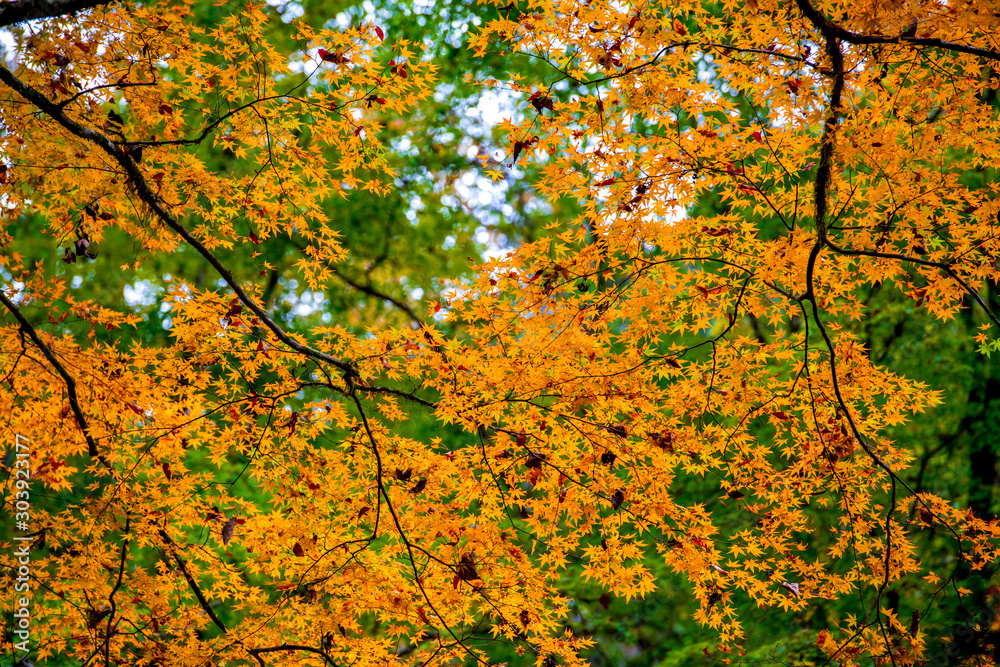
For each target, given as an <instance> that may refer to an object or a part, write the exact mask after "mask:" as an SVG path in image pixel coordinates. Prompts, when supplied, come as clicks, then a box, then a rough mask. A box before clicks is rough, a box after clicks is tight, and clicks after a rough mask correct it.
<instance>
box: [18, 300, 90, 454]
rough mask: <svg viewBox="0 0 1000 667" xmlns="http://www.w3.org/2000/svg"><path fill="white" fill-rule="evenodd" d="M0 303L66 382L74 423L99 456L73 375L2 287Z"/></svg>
mask: <svg viewBox="0 0 1000 667" xmlns="http://www.w3.org/2000/svg"><path fill="white" fill-rule="evenodd" d="M0 303H2V304H3V305H4V307H5V308H6V309H7V310H8V311H10V314H11V315H13V316H14V319H16V320H17V321H18V322H19V323H20V325H21V331H24V332H27V334H28V337H29V338H31V340H32V342H33V343H34V344H35V345H36V346H37V347H38V349H39V350H41V351H42V354H44V355H45V358H46V359H47V360H48V362H49V363H50V364H52V367H53V368H55V370H56V372H57V373H59V376H60V377H61V378H62V379H63V382H65V383H66V393H67V394H69V406H70V408H71V409H72V410H73V416H74V417H76V423H77V424H78V425H79V426H80V430H81V431H83V437H84V438H86V440H87V453H88V454H89V455H90V456H91V457H97V458H101V457H100V455H99V454H98V451H97V442H95V441H94V439H93V438H92V437H91V435H90V432H89V428H88V426H87V418H86V417H84V416H83V410H82V409H81V408H80V399H79V397H78V396H77V395H76V380H74V379H73V376H72V375H70V374H69V373H68V372H67V371H66V368H65V367H64V366H63V365H62V364H61V363H59V360H58V359H56V355H55V354H54V353H53V352H52V349H51V348H50V347H49V346H48V345H46V344H45V343H43V342H42V339H41V338H39V337H38V332H37V331H35V328H34V327H33V326H31V323H29V322H28V320H26V319H25V317H24V315H23V314H22V313H21V311H20V309H18V307H17V306H15V305H14V303H13V302H12V301H11V300H10V299H8V298H7V295H6V294H4V293H3V290H2V289H0ZM105 465H107V463H106V462H105Z"/></svg>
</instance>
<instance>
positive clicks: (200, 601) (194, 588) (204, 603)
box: [160, 529, 229, 632]
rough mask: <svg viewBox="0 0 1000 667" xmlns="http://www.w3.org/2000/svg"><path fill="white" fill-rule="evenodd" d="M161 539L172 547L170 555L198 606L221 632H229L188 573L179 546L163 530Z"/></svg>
mask: <svg viewBox="0 0 1000 667" xmlns="http://www.w3.org/2000/svg"><path fill="white" fill-rule="evenodd" d="M160 537H162V538H163V539H164V540H165V541H166V543H167V545H168V546H169V547H170V555H171V556H173V557H174V560H175V561H176V562H177V566H178V567H179V568H180V569H181V573H182V574H183V575H184V578H185V579H187V582H188V586H190V587H191V590H192V591H193V592H194V596H195V597H196V598H198V604H199V605H201V608H202V609H203V610H204V611H205V613H206V614H208V617H209V618H210V619H212V622H213V623H215V625H216V626H217V627H218V628H219V629H220V630H222V631H223V632H229V629H228V628H227V627H226V626H225V625H223V623H222V621H220V620H219V617H218V616H216V615H215V612H214V611H212V606H211V605H210V604H208V600H206V599H205V594H204V593H202V592H201V588H199V587H198V582H196V581H195V580H194V577H192V576H191V573H190V572H188V570H187V567H186V566H185V564H184V559H182V558H181V557H180V556H179V555H178V554H177V551H176V546H177V545H176V544H175V543H174V541H173V540H172V539H170V536H169V535H167V531H165V530H162V529H161V530H160Z"/></svg>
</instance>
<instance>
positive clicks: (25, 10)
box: [0, 0, 112, 27]
mask: <svg viewBox="0 0 1000 667" xmlns="http://www.w3.org/2000/svg"><path fill="white" fill-rule="evenodd" d="M111 1H112V0H14V2H5V3H3V4H2V5H0V27H4V26H9V25H14V24H16V23H23V22H24V21H31V20H33V19H49V18H55V17H57V16H66V15H67V14H74V13H76V12H79V11H83V10H85V9H93V8H94V7H100V6H101V5H107V4H110V3H111Z"/></svg>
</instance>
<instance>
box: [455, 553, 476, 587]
mask: <svg viewBox="0 0 1000 667" xmlns="http://www.w3.org/2000/svg"><path fill="white" fill-rule="evenodd" d="M457 571H458V578H459V579H461V580H462V581H474V580H476V579H479V573H478V572H476V561H475V560H474V559H473V558H472V554H471V553H464V554H462V560H460V561H459V562H458V570H457Z"/></svg>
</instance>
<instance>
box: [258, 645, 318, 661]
mask: <svg viewBox="0 0 1000 667" xmlns="http://www.w3.org/2000/svg"><path fill="white" fill-rule="evenodd" d="M280 651H304V652H305V653H315V654H316V655H321V656H323V659H324V660H326V662H327V663H328V664H330V665H336V664H337V663H336V662H334V661H333V658H331V657H330V656H329V654H327V652H326V651H323V650H322V649H318V648H313V647H312V646H299V645H298V644H282V645H281V646H268V647H266V648H248V649H247V653H249V654H250V655H252V656H253V657H254V659H255V660H257V663H258V664H260V665H264V664H265V663H264V661H263V660H261V658H260V654H261V653H278V652H280Z"/></svg>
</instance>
